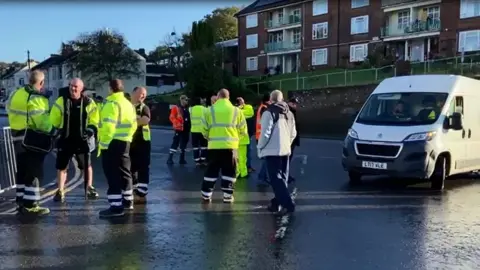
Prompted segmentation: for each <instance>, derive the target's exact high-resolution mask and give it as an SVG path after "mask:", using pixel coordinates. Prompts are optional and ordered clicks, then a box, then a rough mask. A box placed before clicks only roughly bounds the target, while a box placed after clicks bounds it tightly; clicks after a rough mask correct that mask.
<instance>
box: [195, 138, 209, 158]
mask: <svg viewBox="0 0 480 270" xmlns="http://www.w3.org/2000/svg"><path fill="white" fill-rule="evenodd" d="M207 146H208V141H207V139H205V138H204V137H203V135H202V133H200V132H192V148H193V159H194V160H195V162H202V161H206V160H207V148H208V147H207Z"/></svg>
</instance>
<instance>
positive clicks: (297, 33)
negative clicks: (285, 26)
mask: <svg viewBox="0 0 480 270" xmlns="http://www.w3.org/2000/svg"><path fill="white" fill-rule="evenodd" d="M301 39H302V31H300V29H298V28H297V29H294V30H293V38H292V41H293V44H300V40H301Z"/></svg>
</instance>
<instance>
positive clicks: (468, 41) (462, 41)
mask: <svg viewBox="0 0 480 270" xmlns="http://www.w3.org/2000/svg"><path fill="white" fill-rule="evenodd" d="M479 50H480V30H471V31H463V32H460V33H458V51H459V52H462V51H464V52H473V51H479Z"/></svg>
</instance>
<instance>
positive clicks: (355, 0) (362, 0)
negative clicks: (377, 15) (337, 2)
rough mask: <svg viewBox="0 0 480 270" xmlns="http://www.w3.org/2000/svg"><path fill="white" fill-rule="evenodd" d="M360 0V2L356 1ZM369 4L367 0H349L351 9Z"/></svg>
mask: <svg viewBox="0 0 480 270" xmlns="http://www.w3.org/2000/svg"><path fill="white" fill-rule="evenodd" d="M358 2H360V3H358ZM369 5H370V1H369V0H352V1H351V7H352V9H354V8H361V7H367V6H369Z"/></svg>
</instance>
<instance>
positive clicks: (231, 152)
mask: <svg viewBox="0 0 480 270" xmlns="http://www.w3.org/2000/svg"><path fill="white" fill-rule="evenodd" d="M237 159H238V157H237V150H236V149H208V166H207V170H206V171H205V175H204V177H203V182H202V196H203V197H204V198H207V199H208V198H210V197H211V196H212V194H213V189H214V188H215V182H216V181H217V178H218V176H219V175H220V172H221V173H222V191H223V196H224V197H227V198H228V197H231V196H232V195H233V190H234V188H235V181H236V178H235V177H236V175H237Z"/></svg>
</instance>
